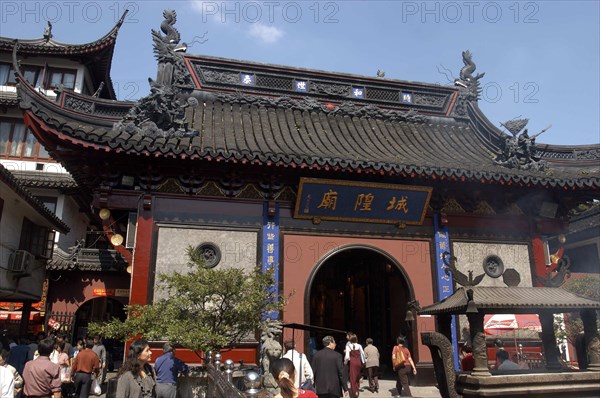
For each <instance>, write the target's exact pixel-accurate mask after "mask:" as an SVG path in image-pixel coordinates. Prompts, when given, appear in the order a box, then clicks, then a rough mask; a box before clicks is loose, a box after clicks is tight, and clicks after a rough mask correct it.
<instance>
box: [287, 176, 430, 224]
mask: <svg viewBox="0 0 600 398" xmlns="http://www.w3.org/2000/svg"><path fill="white" fill-rule="evenodd" d="M432 190H433V188H430V187H417V186H409V185H395V184H378V183H370V182H355V181H340V180H324V179H317V178H301V179H300V187H299V189H298V199H297V200H296V208H295V210H294V218H307V219H320V220H339V221H356V222H372V223H385V224H407V225H421V224H423V220H424V218H425V213H426V211H427V206H428V204H429V199H430V197H431V191H432Z"/></svg>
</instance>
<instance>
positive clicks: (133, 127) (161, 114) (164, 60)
mask: <svg viewBox="0 0 600 398" xmlns="http://www.w3.org/2000/svg"><path fill="white" fill-rule="evenodd" d="M163 16H164V17H165V19H164V21H163V22H162V23H161V24H160V29H161V31H162V32H163V33H164V34H165V35H164V36H163V35H162V34H161V33H160V32H158V31H156V30H154V29H153V30H152V40H153V42H154V55H155V56H156V59H157V60H158V71H157V74H156V75H157V76H156V80H153V79H151V78H149V79H148V82H149V83H150V94H149V95H147V96H145V97H144V98H142V99H140V100H139V101H138V102H136V104H135V105H134V106H133V108H131V110H130V111H129V113H128V114H127V115H126V116H125V117H124V118H123V119H122V120H121V121H119V122H117V123H115V125H114V126H113V130H115V131H117V132H123V131H124V132H128V133H130V134H134V135H135V134H140V135H142V136H163V137H166V136H172V135H175V136H182V137H190V136H197V135H198V134H199V132H198V131H194V130H191V129H189V128H188V126H189V124H190V123H189V121H188V120H186V117H185V110H186V108H189V107H196V106H198V101H197V100H196V99H195V98H193V97H191V94H192V92H193V90H194V84H193V81H192V77H191V75H190V73H189V70H188V69H187V67H186V65H185V59H184V57H183V53H184V52H185V51H186V49H187V45H186V44H185V43H182V44H179V41H180V34H179V31H177V29H175V27H174V26H173V25H174V24H175V22H177V13H176V12H175V11H173V10H165V11H164V12H163Z"/></svg>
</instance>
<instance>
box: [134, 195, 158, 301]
mask: <svg viewBox="0 0 600 398" xmlns="http://www.w3.org/2000/svg"><path fill="white" fill-rule="evenodd" d="M153 231H154V211H153V200H152V196H151V195H149V194H147V195H144V196H143V198H142V203H140V206H139V210H138V219H137V229H136V237H135V248H134V251H133V270H132V272H131V287H130V293H129V304H130V305H133V304H148V303H149V301H150V300H149V295H150V286H149V283H150V266H151V262H152V258H151V257H152V236H153Z"/></svg>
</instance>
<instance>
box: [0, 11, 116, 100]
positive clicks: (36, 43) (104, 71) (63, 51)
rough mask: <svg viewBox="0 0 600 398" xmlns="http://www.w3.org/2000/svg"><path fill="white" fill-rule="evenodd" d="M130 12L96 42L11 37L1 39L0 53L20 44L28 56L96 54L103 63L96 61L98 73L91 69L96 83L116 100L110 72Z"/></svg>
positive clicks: (82, 56) (85, 55) (10, 50)
mask: <svg viewBox="0 0 600 398" xmlns="http://www.w3.org/2000/svg"><path fill="white" fill-rule="evenodd" d="M127 13H128V10H125V11H124V12H123V14H122V16H121V18H119V20H118V21H117V23H116V24H115V25H114V26H113V27H112V29H111V30H110V31H109V32H107V33H106V34H105V35H104V36H102V37H101V38H99V39H97V40H94V41H92V42H89V43H81V44H69V43H62V42H59V41H56V40H54V39H52V38H49V39H46V38H43V37H42V38H38V39H14V38H9V37H0V51H7V52H12V51H13V47H14V46H15V44H16V43H18V44H19V53H20V54H27V55H48V54H50V55H53V56H65V57H73V56H79V57H81V58H82V59H85V58H89V57H92V56H94V55H96V54H98V55H101V56H102V59H101V61H95V62H94V65H98V66H99V67H98V68H97V70H98V72H97V73H93V72H94V69H95V68H94V67H89V69H90V72H92V73H93V76H95V80H96V83H98V84H99V82H101V81H103V82H104V84H105V90H107V92H108V95H107V97H108V98H109V99H116V94H115V89H114V86H113V82H112V78H111V76H110V71H111V67H112V60H113V55H114V48H115V45H116V40H117V36H118V33H119V30H120V28H121V26H122V25H123V22H124V21H125V17H126V16H127Z"/></svg>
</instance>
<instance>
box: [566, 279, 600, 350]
mask: <svg viewBox="0 0 600 398" xmlns="http://www.w3.org/2000/svg"><path fill="white" fill-rule="evenodd" d="M562 288H563V289H565V290H567V291H569V292H571V293H575V294H577V295H579V296H583V297H586V298H589V299H592V300H596V301H600V278H598V277H597V276H591V275H590V276H584V277H582V278H572V279H569V280H568V281H567V282H565V283H564V284H563V286H562ZM564 320H565V329H560V328H559V330H556V332H555V333H556V337H558V338H563V337H564V338H566V339H567V340H568V341H569V342H570V343H571V344H575V339H576V338H577V336H578V335H579V334H580V333H582V332H583V322H581V318H580V317H579V313H576V312H573V313H570V314H567V315H566V316H565V317H564ZM598 329H600V319H599V320H598Z"/></svg>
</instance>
